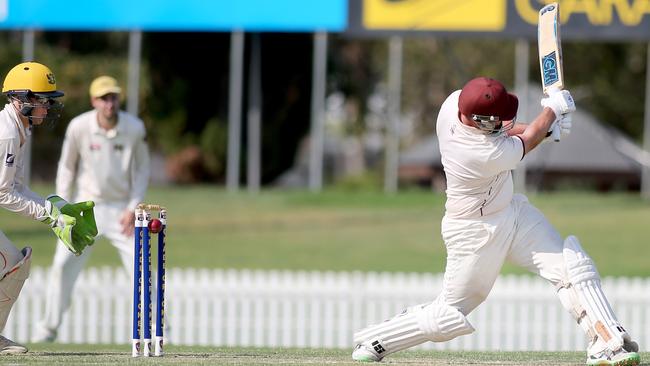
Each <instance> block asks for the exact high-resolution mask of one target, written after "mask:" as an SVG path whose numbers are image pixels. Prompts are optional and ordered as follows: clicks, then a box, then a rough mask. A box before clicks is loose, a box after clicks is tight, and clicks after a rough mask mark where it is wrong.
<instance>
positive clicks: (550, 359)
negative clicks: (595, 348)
mask: <svg viewBox="0 0 650 366" xmlns="http://www.w3.org/2000/svg"><path fill="white" fill-rule="evenodd" d="M166 351H167V354H166V355H165V356H164V357H162V358H147V359H145V358H135V359H134V358H132V357H131V355H130V353H129V352H130V348H129V346H106V345H56V344H54V345H41V344H36V345H31V346H30V353H28V354H26V355H19V356H8V357H6V358H0V364H3V365H9V364H11V365H45V364H47V365H328V364H335V365H356V366H359V365H365V364H364V363H360V362H354V361H352V359H351V358H350V353H351V350H325V349H281V348H273V349H270V348H214V347H179V346H169V347H167V350H166ZM584 357H585V354H584V352H450V351H406V352H402V353H397V354H394V355H391V356H389V357H388V358H386V359H385V360H383V361H382V362H381V364H382V365H383V364H389V365H413V366H416V365H467V364H472V365H544V366H546V365H584ZM649 358H650V353H642V354H641V361H642V362H646V361H645V360H648V359H649ZM642 364H643V365H648V364H647V363H642Z"/></svg>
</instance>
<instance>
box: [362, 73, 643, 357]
mask: <svg viewBox="0 0 650 366" xmlns="http://www.w3.org/2000/svg"><path fill="white" fill-rule="evenodd" d="M541 104H542V106H543V107H544V108H543V110H542V112H541V113H540V114H539V115H538V116H537V117H536V118H535V119H534V120H533V121H532V122H531V123H530V124H519V123H515V117H516V115H517V109H518V106H519V102H518V99H517V97H516V96H515V95H513V94H510V93H508V92H507V91H506V89H505V87H504V86H503V85H502V84H501V83H500V82H499V81H497V80H494V79H489V78H485V77H481V78H476V79H473V80H471V81H469V82H468V83H467V84H466V85H465V86H464V87H463V89H462V90H457V91H455V92H453V93H452V94H451V95H450V96H449V97H448V98H447V100H446V101H445V102H444V103H443V105H442V106H441V107H440V112H439V114H438V121H437V126H436V128H437V135H438V142H439V145H440V153H441V156H442V165H443V167H444V169H445V175H446V178H447V191H446V193H447V202H446V205H445V209H446V212H445V216H444V218H443V219H442V226H441V230H442V238H443V240H444V242H445V246H446V248H447V268H446V269H445V275H444V281H443V288H442V292H441V293H440V295H439V296H438V298H436V299H435V300H434V301H433V302H430V303H426V304H421V305H417V306H413V307H410V308H408V309H406V310H404V312H402V313H401V314H399V315H397V316H395V317H394V318H392V319H389V320H387V321H385V322H383V323H380V324H376V325H372V326H369V327H367V328H365V329H362V330H360V331H359V332H357V333H355V335H354V342H355V343H356V348H355V350H354V352H353V353H352V358H353V359H355V360H359V361H380V360H381V359H382V358H384V357H385V356H386V355H389V354H391V353H394V352H397V351H401V350H403V349H406V348H410V347H413V346H416V345H418V344H420V343H423V342H426V341H432V342H445V341H448V340H451V339H454V338H456V337H458V336H461V335H465V334H470V333H472V332H473V331H474V328H473V327H472V325H471V324H470V323H469V321H468V320H467V318H466V316H467V315H468V314H469V313H470V312H471V311H472V310H474V309H475V308H476V307H477V306H478V305H479V304H481V303H482V302H483V301H484V300H485V299H486V297H487V296H488V294H489V293H490V290H491V289H492V286H493V285H494V282H495V280H496V278H497V276H498V275H499V272H500V270H501V266H502V265H503V263H504V261H506V260H508V261H510V262H513V263H514V264H517V265H519V266H521V267H523V268H526V269H528V270H529V271H531V272H532V273H535V274H537V275H539V276H541V277H542V278H544V279H546V280H548V281H549V282H550V283H551V284H552V285H553V286H555V289H556V291H557V296H558V297H559V299H560V301H561V302H562V305H563V306H564V307H565V308H566V309H567V310H568V311H569V312H570V313H571V315H572V316H573V317H574V318H575V320H576V322H577V323H578V324H579V325H580V327H581V328H582V329H583V330H584V332H585V333H586V334H587V336H588V338H589V345H588V347H587V364H588V365H617V366H622V365H628V366H634V365H638V364H639V362H640V359H639V355H638V353H637V352H638V349H639V347H638V345H637V343H636V342H634V341H632V339H631V338H630V335H629V334H628V332H627V331H626V330H625V328H623V326H622V325H621V324H620V323H619V321H618V320H617V319H616V316H615V315H614V312H613V311H612V307H611V306H610V304H609V302H608V301H607V297H606V296H605V294H604V293H603V290H602V289H601V287H600V277H599V274H598V271H597V270H596V266H595V265H594V263H593V261H592V260H591V259H590V258H589V256H588V255H587V253H585V251H584V250H583V249H582V247H581V246H580V243H579V242H578V239H577V238H576V237H575V236H569V237H567V238H566V239H564V240H563V239H562V237H561V236H560V234H559V233H558V232H557V230H555V228H553V226H551V224H550V223H549V221H548V220H547V219H546V218H545V217H544V215H542V213H541V212H540V211H539V210H538V209H537V208H535V207H534V206H533V205H531V204H530V202H528V199H526V197H525V196H524V195H521V194H513V182H512V174H511V171H512V170H513V169H515V168H516V167H517V163H519V161H521V160H522V159H523V158H524V156H525V154H527V153H529V152H530V151H531V150H533V149H534V148H535V147H536V146H538V145H539V144H540V143H541V142H542V141H543V140H544V139H548V138H549V136H551V132H550V131H552V130H553V128H554V127H555V126H556V125H558V126H559V127H560V129H561V131H562V132H563V133H565V134H567V133H569V132H570V130H571V119H570V118H571V117H570V116H571V113H572V112H573V111H575V104H574V101H573V98H572V97H571V94H570V93H569V91H566V90H564V91H558V92H556V93H552V94H551V95H550V96H549V97H548V98H544V99H542V101H541Z"/></svg>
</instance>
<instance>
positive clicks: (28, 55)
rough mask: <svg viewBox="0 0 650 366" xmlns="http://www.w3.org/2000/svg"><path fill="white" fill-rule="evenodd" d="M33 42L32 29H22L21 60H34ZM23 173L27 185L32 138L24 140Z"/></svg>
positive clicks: (30, 162) (29, 174) (30, 172)
mask: <svg viewBox="0 0 650 366" xmlns="http://www.w3.org/2000/svg"><path fill="white" fill-rule="evenodd" d="M35 43H36V42H35V37H34V30H33V29H28V30H25V31H23V61H33V60H34V50H35ZM23 174H24V177H23V180H24V182H25V185H29V182H30V181H31V178H32V139H27V142H25V165H24V168H23Z"/></svg>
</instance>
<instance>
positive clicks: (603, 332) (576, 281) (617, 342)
mask: <svg viewBox="0 0 650 366" xmlns="http://www.w3.org/2000/svg"><path fill="white" fill-rule="evenodd" d="M562 253H563V255H564V261H565V263H566V267H567V274H568V279H569V282H570V283H571V286H572V287H573V289H574V291H575V294H576V295H577V298H578V301H579V304H580V305H581V306H582V308H583V309H584V312H585V314H586V319H587V321H588V322H589V328H590V330H591V331H593V333H594V334H595V335H596V336H597V337H598V338H599V339H600V340H601V341H604V342H605V343H606V344H607V347H608V348H610V349H611V350H614V351H615V350H618V349H620V348H621V347H623V344H624V343H625V340H626V339H629V338H630V336H629V335H628V334H627V332H626V331H625V329H624V328H623V327H622V326H621V324H620V323H619V322H618V320H617V319H616V316H615V315H614V311H613V310H612V307H611V306H610V304H609V301H608V300H607V297H606V296H605V294H604V292H603V290H602V288H601V287H600V276H599V274H598V271H597V270H596V266H595V265H594V262H593V261H592V260H591V258H590V257H589V255H587V253H586V252H585V251H584V249H582V246H580V242H579V241H578V238H576V237H575V236H569V237H567V238H566V240H565V241H564V249H563V251H562Z"/></svg>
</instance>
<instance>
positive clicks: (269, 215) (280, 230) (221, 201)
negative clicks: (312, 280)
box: [0, 185, 650, 276]
mask: <svg viewBox="0 0 650 366" xmlns="http://www.w3.org/2000/svg"><path fill="white" fill-rule="evenodd" d="M34 188H35V190H36V191H37V192H39V193H42V194H46V193H48V192H51V191H52V187H50V186H42V185H37V186H35V187H34ZM530 199H531V201H532V202H533V203H534V204H536V205H537V206H538V207H539V208H540V209H541V210H542V211H543V212H544V213H545V214H546V215H547V217H548V218H549V219H550V221H551V222H552V223H553V224H554V225H556V227H557V228H558V230H559V231H560V233H561V234H562V235H563V236H567V235H569V234H575V235H578V237H580V238H581V240H582V242H583V246H584V247H585V248H586V249H587V250H588V251H589V253H590V254H591V255H592V257H593V258H594V260H595V261H596V263H597V265H598V267H599V269H600V272H601V274H602V275H603V276H650V265H649V264H648V260H647V258H646V256H645V255H640V254H641V253H646V251H647V243H648V237H650V225H649V223H650V203H649V202H644V201H642V200H640V199H639V196H638V195H632V194H611V195H600V194H594V193H576V192H563V193H557V194H539V195H535V196H531V197H530ZM147 200H148V201H150V202H158V203H161V204H164V205H166V206H167V207H168V208H169V225H170V226H169V229H168V238H169V239H168V265H169V266H170V267H203V268H253V269H289V270H297V269H306V270H335V271H350V270H362V271H405V272H411V271H414V272H442V271H443V270H444V263H445V251H444V246H443V243H442V240H441V238H440V219H441V218H442V215H443V213H444V196H443V195H441V194H434V193H430V192H424V191H408V192H401V193H399V194H397V195H392V196H391V195H384V194H383V193H382V192H368V191H356V192H350V191H341V190H331V191H326V192H325V193H323V194H319V195H316V194H311V193H309V192H304V191H287V192H285V191H263V192H262V193H260V194H258V195H249V194H247V193H246V192H242V193H240V194H229V193H227V192H225V191H224V190H223V189H220V188H215V187H210V186H191V187H154V188H152V189H151V190H150V191H149V194H148V197H147ZM0 222H2V225H1V226H0V227H1V229H2V230H3V231H4V232H5V234H6V235H7V236H8V237H9V238H10V239H11V240H12V241H13V242H14V243H16V245H17V246H24V245H27V244H29V245H31V246H32V247H33V248H34V249H35V251H34V263H35V265H41V266H47V265H49V264H50V262H51V258H52V254H53V249H54V236H53V234H52V233H51V232H50V231H49V229H48V228H47V227H46V226H45V225H43V224H40V223H37V222H34V221H32V220H30V219H27V218H24V217H21V216H18V215H16V214H13V213H10V212H8V211H5V210H2V211H0ZM94 251H95V252H94V253H93V255H92V257H91V259H90V263H89V265H91V266H101V265H118V264H119V259H118V256H117V254H116V252H115V250H114V249H113V248H112V247H111V246H110V245H108V243H107V242H106V241H104V240H100V241H98V243H97V244H96V245H95V247H94ZM504 272H505V273H524V272H523V271H521V270H519V269H517V268H515V267H511V266H506V267H505V268H504Z"/></svg>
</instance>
